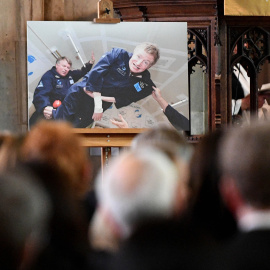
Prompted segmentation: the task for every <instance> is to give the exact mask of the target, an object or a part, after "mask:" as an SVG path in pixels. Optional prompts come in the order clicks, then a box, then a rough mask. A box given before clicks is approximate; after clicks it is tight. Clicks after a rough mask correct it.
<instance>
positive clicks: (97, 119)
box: [92, 113, 103, 121]
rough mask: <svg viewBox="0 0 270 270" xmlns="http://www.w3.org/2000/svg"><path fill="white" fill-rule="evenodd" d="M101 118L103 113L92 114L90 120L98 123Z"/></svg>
mask: <svg viewBox="0 0 270 270" xmlns="http://www.w3.org/2000/svg"><path fill="white" fill-rule="evenodd" d="M102 116H103V113H93V116H92V119H93V120H94V121H99V120H101V118H102Z"/></svg>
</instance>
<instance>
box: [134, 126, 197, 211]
mask: <svg viewBox="0 0 270 270" xmlns="http://www.w3.org/2000/svg"><path fill="white" fill-rule="evenodd" d="M145 147H154V148H157V149H159V150H160V151H162V152H163V153H164V154H165V155H166V156H167V157H168V158H169V159H171V161H172V162H174V163H175V164H176V167H177V169H178V171H179V175H181V177H182V179H188V177H189V166H190V165H189V164H190V158H191V156H192V153H193V147H192V146H191V145H190V144H189V143H188V142H187V140H186V138H185V137H184V135H183V134H182V133H180V132H179V131H177V130H176V129H175V128H173V127H170V126H168V125H162V124H161V125H158V126H155V127H153V128H151V129H147V130H146V131H144V132H142V133H140V134H138V135H137V136H136V137H135V138H134V139H133V141H132V144H131V149H144V148H145ZM187 193H188V189H187V183H186V184H185V186H181V187H180V186H179V192H178V203H179V204H178V208H175V214H176V215H180V214H181V213H182V211H183V208H184V207H185V204H183V200H182V198H183V197H185V198H187V197H188V196H187V195H188V194H187ZM176 200H177V198H176Z"/></svg>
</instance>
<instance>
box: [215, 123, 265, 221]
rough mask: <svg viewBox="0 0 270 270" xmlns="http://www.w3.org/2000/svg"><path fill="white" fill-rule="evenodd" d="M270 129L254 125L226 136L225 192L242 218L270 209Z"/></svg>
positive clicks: (223, 151) (222, 152)
mask: <svg viewBox="0 0 270 270" xmlns="http://www.w3.org/2000/svg"><path fill="white" fill-rule="evenodd" d="M269 134H270V125H269V124H267V123H253V124H252V125H251V126H245V127H243V128H234V129H231V130H229V132H228V134H226V136H225V138H224V141H223V144H222V146H221V149H220V156H221V169H222V179H223V181H222V183H223V184H222V192H223V195H224V198H225V201H226V202H227V204H228V206H229V207H230V208H231V210H232V211H233V213H234V214H235V215H236V217H237V218H239V217H240V216H241V215H242V214H244V213H245V212H247V211H250V210H251V209H258V210H260V209H261V210H264V209H268V210H269V209H270V180H269V177H268V175H269V173H270V166H269V162H270V151H269V149H270V137H269Z"/></svg>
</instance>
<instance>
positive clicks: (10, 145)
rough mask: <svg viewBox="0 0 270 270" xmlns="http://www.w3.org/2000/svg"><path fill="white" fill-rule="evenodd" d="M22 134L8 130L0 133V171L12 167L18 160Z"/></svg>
mask: <svg viewBox="0 0 270 270" xmlns="http://www.w3.org/2000/svg"><path fill="white" fill-rule="evenodd" d="M22 142H23V136H21V135H15V134H13V133H10V132H4V133H1V134H0V172H4V171H5V170H8V169H11V168H14V167H15V166H16V165H17V163H18V162H19V161H20V147H21V144H22Z"/></svg>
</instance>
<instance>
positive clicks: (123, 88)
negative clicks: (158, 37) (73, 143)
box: [47, 42, 159, 128]
mask: <svg viewBox="0 0 270 270" xmlns="http://www.w3.org/2000/svg"><path fill="white" fill-rule="evenodd" d="M158 59H159V49H158V47H157V46H156V45H155V44H152V43H149V42H145V43H142V44H139V45H137V46H136V48H135V49H134V52H133V54H132V53H129V52H127V51H125V50H123V49H119V48H113V49H112V50H111V51H110V52H107V53H106V54H105V55H103V56H102V58H101V59H100V61H99V62H98V63H97V64H96V65H95V67H94V68H93V69H92V70H91V71H90V72H88V73H87V74H86V75H85V76H84V79H83V80H82V81H81V82H78V83H76V84H74V85H73V86H72V87H71V88H70V89H69V92H68V94H67V96H66V98H65V100H64V101H63V102H62V105H61V106H59V107H58V108H57V109H53V108H52V107H50V108H48V110H47V112H48V116H49V117H50V116H51V115H52V117H53V118H54V119H60V120H66V121H69V122H71V123H72V124H73V126H74V127H77V128H85V127H88V126H89V125H90V124H92V123H93V122H94V121H99V120H100V119H101V118H102V115H103V112H104V111H105V110H107V109H108V108H109V107H110V106H111V105H112V103H114V104H115V106H116V108H121V107H124V106H127V105H129V104H131V103H132V102H136V101H138V100H141V99H143V98H145V97H147V96H149V95H151V93H152V91H153V88H152V86H155V84H154V83H153V81H152V80H151V78H150V72H149V71H148V69H149V68H150V67H151V66H153V65H154V64H155V63H156V62H157V61H158Z"/></svg>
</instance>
